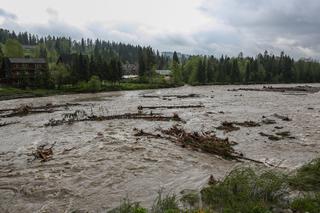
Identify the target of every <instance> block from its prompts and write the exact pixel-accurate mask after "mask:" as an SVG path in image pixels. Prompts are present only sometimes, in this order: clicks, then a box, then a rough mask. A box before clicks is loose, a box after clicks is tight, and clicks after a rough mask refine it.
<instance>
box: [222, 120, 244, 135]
mask: <svg viewBox="0 0 320 213" xmlns="http://www.w3.org/2000/svg"><path fill="white" fill-rule="evenodd" d="M217 129H218V130H223V131H224V132H233V131H238V130H240V127H237V126H235V125H234V123H233V122H228V121H224V122H222V124H221V125H220V126H219V127H217Z"/></svg>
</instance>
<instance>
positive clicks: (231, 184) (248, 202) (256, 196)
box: [201, 168, 286, 213]
mask: <svg viewBox="0 0 320 213" xmlns="http://www.w3.org/2000/svg"><path fill="white" fill-rule="evenodd" d="M201 194H202V200H203V203H204V204H205V205H206V206H208V207H209V208H210V209H215V210H217V211H218V210H220V212H234V211H235V210H237V211H239V212H246V213H251V212H252V213H254V212H268V211H269V210H270V209H271V207H273V206H276V205H281V204H280V201H281V198H282V197H283V196H284V194H286V183H285V176H284V175H282V174H278V173H276V172H271V171H266V172H262V173H261V174H257V173H256V172H255V171H253V170H252V169H250V168H242V169H236V170H234V171H232V172H231V173H230V174H229V176H227V177H226V179H225V180H224V181H223V182H221V183H219V184H216V185H213V186H210V187H207V188H204V189H203V190H202V191H201Z"/></svg>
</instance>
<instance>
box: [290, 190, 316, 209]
mask: <svg viewBox="0 0 320 213" xmlns="http://www.w3.org/2000/svg"><path fill="white" fill-rule="evenodd" d="M291 208H292V210H294V211H295V212H309V213H319V212H320V193H319V194H317V195H315V196H314V197H312V196H306V197H304V198H298V199H296V200H294V201H293V202H292V204H291Z"/></svg>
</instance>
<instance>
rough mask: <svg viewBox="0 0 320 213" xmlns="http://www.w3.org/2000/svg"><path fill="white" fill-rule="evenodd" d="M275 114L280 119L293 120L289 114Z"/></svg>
mask: <svg viewBox="0 0 320 213" xmlns="http://www.w3.org/2000/svg"><path fill="white" fill-rule="evenodd" d="M273 116H274V117H276V118H279V119H281V120H283V121H292V119H291V118H289V117H288V116H283V115H279V114H277V113H275V114H273Z"/></svg>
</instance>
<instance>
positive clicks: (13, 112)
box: [0, 103, 80, 118]
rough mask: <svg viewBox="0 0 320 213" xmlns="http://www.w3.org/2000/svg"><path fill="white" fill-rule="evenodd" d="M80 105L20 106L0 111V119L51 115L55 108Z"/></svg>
mask: <svg viewBox="0 0 320 213" xmlns="http://www.w3.org/2000/svg"><path fill="white" fill-rule="evenodd" d="M79 105H80V104H70V103H66V104H59V105H54V104H52V103H48V104H46V105H44V106H37V107H33V106H32V105H21V106H19V107H17V108H10V109H0V112H1V114H4V115H1V116H0V117H3V118H9V117H16V116H19V117H22V116H26V115H29V114H37V113H53V112H55V111H57V110H55V109H57V108H62V107H64V108H68V107H70V106H79Z"/></svg>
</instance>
